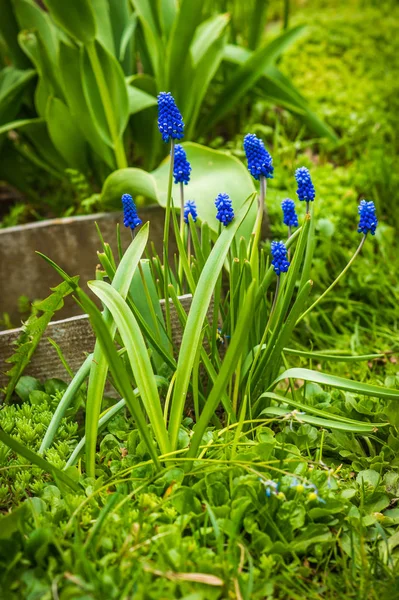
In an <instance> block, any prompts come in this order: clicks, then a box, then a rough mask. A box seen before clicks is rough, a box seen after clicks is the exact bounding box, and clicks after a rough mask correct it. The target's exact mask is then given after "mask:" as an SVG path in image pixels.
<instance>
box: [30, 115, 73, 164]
mask: <svg viewBox="0 0 399 600" xmlns="http://www.w3.org/2000/svg"><path fill="white" fill-rule="evenodd" d="M21 130H22V133H23V135H24V136H26V137H27V138H28V139H29V142H30V143H31V144H32V146H33V147H34V149H35V150H36V152H37V154H38V155H39V157H40V158H41V159H42V160H43V161H44V162H45V163H47V164H48V165H49V166H50V167H52V168H53V169H55V170H56V171H58V173H62V174H63V173H64V171H65V169H66V168H67V167H68V163H67V162H66V161H65V160H64V159H63V158H62V156H61V155H60V154H59V152H58V151H57V149H56V148H55V146H54V144H53V142H52V141H51V139H50V136H49V134H48V129H47V125H46V123H45V122H43V120H42V119H31V123H29V124H28V123H25V124H24V125H23V126H22V127H21Z"/></svg>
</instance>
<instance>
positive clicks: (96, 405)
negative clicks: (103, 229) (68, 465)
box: [85, 223, 149, 477]
mask: <svg viewBox="0 0 399 600" xmlns="http://www.w3.org/2000/svg"><path fill="white" fill-rule="evenodd" d="M148 233H149V224H148V223H146V224H145V225H143V227H142V228H141V229H140V231H139V233H138V234H137V235H136V237H135V239H134V240H133V242H132V243H131V244H130V246H129V248H128V249H127V251H126V252H125V254H124V255H123V258H122V260H121V262H120V264H119V266H118V268H117V270H116V272H115V277H114V279H113V282H112V287H113V288H115V289H116V290H118V292H119V293H120V294H121V296H122V298H126V296H127V294H128V293H129V289H130V284H131V281H132V278H133V275H134V272H135V270H136V268H137V265H138V263H139V261H140V258H141V256H142V254H143V252H144V249H145V247H146V244H147V240H148ZM103 319H104V321H105V323H106V324H107V326H110V335H111V338H112V339H113V338H114V336H115V331H116V326H115V325H114V324H113V325H111V324H112V321H113V319H112V316H111V313H110V312H109V311H108V310H105V311H104V316H103ZM107 373H108V365H107V360H106V358H105V355H104V352H103V351H102V349H101V345H100V343H99V342H96V345H95V347H94V353H93V362H92V365H91V369H90V376H89V386H88V390H87V405H86V427H85V434H86V470H87V474H88V476H89V477H94V473H95V459H96V444H97V432H98V429H97V428H98V419H99V416H100V412H101V404H102V400H103V394H104V387H105V382H106V380H107Z"/></svg>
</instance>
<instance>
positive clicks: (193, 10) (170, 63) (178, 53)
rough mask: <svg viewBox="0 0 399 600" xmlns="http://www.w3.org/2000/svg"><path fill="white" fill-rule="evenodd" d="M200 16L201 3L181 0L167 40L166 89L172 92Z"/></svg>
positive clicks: (186, 56) (187, 55) (187, 54)
mask: <svg viewBox="0 0 399 600" xmlns="http://www.w3.org/2000/svg"><path fill="white" fill-rule="evenodd" d="M201 14H202V2H193V1H192V0H181V2H180V7H179V12H178V14H177V17H176V19H175V21H174V26H173V30H172V33H171V35H170V38H169V43H168V47H167V57H166V82H167V88H168V89H170V90H172V91H173V87H174V83H175V82H176V81H179V80H180V77H181V73H182V72H183V69H184V65H185V62H186V60H187V58H188V57H189V48H190V45H191V41H192V39H193V37H194V32H195V30H196V28H197V26H198V23H199V22H200V21H201ZM178 99H179V98H177V100H178ZM183 116H185V115H183Z"/></svg>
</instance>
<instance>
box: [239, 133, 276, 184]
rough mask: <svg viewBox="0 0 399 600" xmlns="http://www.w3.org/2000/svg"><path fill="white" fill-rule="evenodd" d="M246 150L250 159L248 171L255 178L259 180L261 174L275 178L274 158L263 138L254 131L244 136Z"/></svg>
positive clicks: (248, 159)
mask: <svg viewBox="0 0 399 600" xmlns="http://www.w3.org/2000/svg"><path fill="white" fill-rule="evenodd" d="M244 150H245V154H246V157H247V161H248V171H249V172H250V173H251V175H252V177H254V179H257V180H259V179H260V177H261V175H263V176H264V177H266V178H267V179H272V178H273V171H274V167H273V159H272V157H271V156H270V154H269V152H268V151H267V150H266V148H265V145H264V143H263V141H262V140H261V139H259V138H258V137H256V135H255V134H254V133H248V134H247V135H246V136H245V138H244Z"/></svg>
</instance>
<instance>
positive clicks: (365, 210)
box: [357, 200, 378, 235]
mask: <svg viewBox="0 0 399 600" xmlns="http://www.w3.org/2000/svg"><path fill="white" fill-rule="evenodd" d="M358 212H359V215H360V220H359V226H358V228H357V231H358V233H364V234H366V233H368V232H369V231H370V233H371V235H374V234H375V230H376V228H377V225H378V220H377V216H376V214H375V205H374V202H372V201H370V202H367V200H362V201H361V202H360V204H359V208H358Z"/></svg>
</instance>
